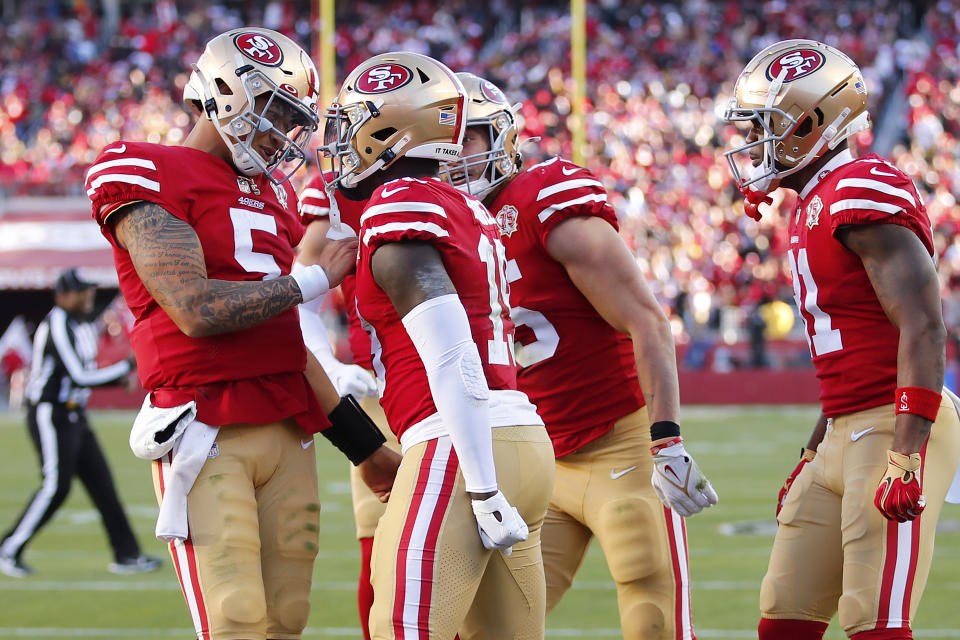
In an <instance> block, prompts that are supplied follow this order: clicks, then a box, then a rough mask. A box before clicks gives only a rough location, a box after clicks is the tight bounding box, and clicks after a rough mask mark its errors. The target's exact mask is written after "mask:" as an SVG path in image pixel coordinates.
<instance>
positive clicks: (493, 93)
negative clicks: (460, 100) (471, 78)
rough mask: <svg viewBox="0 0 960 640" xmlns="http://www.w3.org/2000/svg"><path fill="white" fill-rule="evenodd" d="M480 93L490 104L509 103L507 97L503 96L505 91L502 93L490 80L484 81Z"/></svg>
mask: <svg viewBox="0 0 960 640" xmlns="http://www.w3.org/2000/svg"><path fill="white" fill-rule="evenodd" d="M480 93H481V94H483V97H484V98H486V99H487V100H489V101H490V102H506V101H507V97H506V96H505V95H503V91H500V88H499V87H498V86H497V85H495V84H493V83H492V82H490V81H489V80H484V81H483V82H481V83H480Z"/></svg>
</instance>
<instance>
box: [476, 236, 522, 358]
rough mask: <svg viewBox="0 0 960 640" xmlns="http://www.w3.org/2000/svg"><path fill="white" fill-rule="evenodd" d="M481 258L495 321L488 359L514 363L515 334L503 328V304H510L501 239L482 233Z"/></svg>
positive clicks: (479, 250) (488, 347)
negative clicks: (492, 238) (485, 271)
mask: <svg viewBox="0 0 960 640" xmlns="http://www.w3.org/2000/svg"><path fill="white" fill-rule="evenodd" d="M477 252H478V253H479V254H480V260H482V261H483V263H484V264H485V265H486V266H487V282H488V283H489V285H490V322H491V323H493V338H492V339H490V340H487V361H488V362H489V363H490V364H504V365H512V364H513V357H512V355H513V354H512V351H513V334H512V333H511V334H509V335H508V334H507V333H506V331H505V330H504V328H503V305H501V304H500V300H501V299H502V300H503V301H504V303H505V304H507V305H509V304H510V302H509V297H508V295H507V293H506V287H507V274H506V271H505V265H506V262H507V259H506V253H505V252H504V250H503V243H501V242H500V240H493V241H491V240H490V238H488V237H487V236H485V235H483V234H480V243H479V244H478V245H477Z"/></svg>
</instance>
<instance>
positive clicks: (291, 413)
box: [86, 28, 399, 640]
mask: <svg viewBox="0 0 960 640" xmlns="http://www.w3.org/2000/svg"><path fill="white" fill-rule="evenodd" d="M318 88H319V80H318V77H317V72H316V69H315V68H314V65H313V63H312V62H311V61H310V58H309V56H308V55H307V54H306V53H305V52H304V51H303V50H302V49H301V48H300V47H299V46H298V45H297V44H296V43H294V42H293V41H291V40H290V39H289V38H287V37H285V36H283V35H282V34H280V33H276V32H274V31H270V30H267V29H258V28H240V29H234V30H231V31H228V32H226V33H223V34H221V35H219V36H217V37H215V38H213V39H212V40H211V41H210V42H208V43H207V46H206V48H205V49H204V51H203V53H202V55H201V56H200V58H199V59H198V60H197V62H196V63H195V64H194V65H193V73H192V74H191V76H190V80H189V82H188V84H187V86H186V87H185V89H184V102H185V103H186V105H187V106H188V107H190V108H192V109H193V110H194V111H195V112H196V113H197V114H198V115H199V119H198V120H197V122H196V124H195V125H194V127H193V129H192V130H191V131H190V133H189V135H188V136H187V138H186V140H185V141H184V144H183V146H163V145H157V144H146V143H140V142H118V143H113V144H110V145H109V146H107V147H106V148H105V149H104V150H103V151H102V152H101V153H100V155H99V157H98V158H97V160H96V162H95V164H94V165H93V166H92V167H91V168H90V169H89V171H88V172H87V179H86V187H87V194H88V195H89V196H90V198H91V200H92V203H93V214H94V217H95V218H96V220H97V221H98V222H99V223H100V225H101V228H102V231H103V233H104V235H105V236H106V237H107V239H108V240H109V241H110V243H111V244H112V245H113V253H114V261H115V263H116V268H117V273H118V276H119V280H120V289H121V292H122V293H123V296H124V298H125V300H126V302H127V305H128V306H129V307H130V310H131V312H133V314H134V316H135V318H136V323H135V325H134V328H133V331H132V333H131V342H132V344H133V348H134V351H135V353H136V358H137V363H138V366H139V373H140V378H141V381H142V382H143V385H144V386H145V387H146V388H147V389H149V390H150V395H149V396H148V400H147V401H146V402H145V403H144V408H143V409H142V410H141V417H143V419H144V420H146V421H149V420H150V419H151V416H156V417H155V418H154V419H155V420H156V421H158V422H159V425H158V426H159V427H161V428H162V427H166V425H167V424H168V422H169V424H170V428H169V429H159V430H158V432H157V436H161V437H162V438H163V439H164V441H166V439H167V438H169V436H170V431H176V430H177V429H178V428H180V426H182V422H180V420H179V418H180V416H181V415H189V414H192V413H195V416H196V423H195V424H198V425H199V426H200V429H199V430H197V429H193V430H191V431H190V433H191V434H193V433H207V432H208V431H209V430H213V432H214V433H215V434H216V435H215V440H214V441H212V446H211V442H209V441H207V442H206V444H205V448H204V449H203V450H197V448H198V445H196V444H192V443H195V442H197V443H202V442H204V440H203V438H202V437H198V438H194V437H193V436H191V437H189V438H188V436H187V434H186V432H184V435H183V436H181V438H180V440H178V441H177V442H176V445H175V448H173V449H172V450H171V453H167V454H164V455H162V457H160V458H158V459H157V460H155V462H154V464H153V472H154V484H155V487H156V490H157V495H158V499H159V500H160V502H161V505H162V506H161V519H162V518H163V516H164V513H167V514H168V515H170V519H169V521H166V522H165V524H167V525H169V530H168V529H165V528H164V529H161V527H160V523H159V522H158V530H157V531H158V537H163V538H164V539H170V540H171V544H170V552H171V556H172V558H173V562H174V565H175V567H176V570H177V575H178V578H179V579H180V584H181V587H182V588H183V593H184V596H185V599H186V602H187V605H188V607H189V610H190V614H191V616H192V618H193V623H194V626H195V628H196V633H197V638H198V639H201V640H210V639H219V638H244V639H248V640H264V639H265V638H299V637H300V634H301V632H302V630H303V627H304V625H305V624H306V621H307V615H308V612H309V603H310V583H311V577H312V573H313V561H314V558H315V556H316V553H317V545H318V533H317V531H318V514H319V504H318V497H317V480H316V461H315V455H314V452H313V450H312V449H311V445H312V444H313V434H314V433H316V432H322V433H323V434H324V435H325V436H327V437H328V438H330V439H331V440H332V441H333V442H334V444H335V445H337V446H338V447H339V448H341V449H343V450H344V451H345V453H347V455H348V457H349V458H350V459H351V461H353V462H354V464H358V465H360V466H361V467H363V470H364V473H365V477H366V478H367V479H368V480H369V481H370V482H371V485H372V486H373V487H374V488H375V489H377V490H378V491H379V492H381V493H382V494H384V495H386V494H388V493H389V489H390V486H391V483H392V479H393V474H394V473H395V470H396V466H397V464H398V462H399V456H398V455H397V454H395V453H394V452H392V451H390V450H389V449H386V448H385V447H382V446H381V443H382V442H383V438H382V436H381V435H380V434H379V432H378V431H377V429H376V428H375V427H374V426H373V425H372V424H371V423H369V421H368V420H365V416H363V414H362V412H361V411H360V410H359V408H358V407H357V406H356V403H355V402H353V401H352V398H350V397H346V398H344V399H342V400H341V399H340V398H339V397H338V396H337V394H336V391H335V390H334V389H333V387H332V386H331V385H330V382H329V380H328V378H327V377H326V376H325V375H324V373H323V370H322V368H320V365H319V364H318V363H317V362H316V360H315V359H314V358H313V357H312V356H310V355H309V354H308V353H307V352H306V349H305V348H304V344H303V340H302V338H301V337H300V331H299V326H298V321H297V312H296V310H295V307H296V306H297V304H299V303H300V302H302V301H304V300H309V299H312V298H315V297H318V296H320V295H322V294H323V293H324V292H325V291H326V290H327V288H328V287H329V285H331V284H334V285H335V284H337V283H339V281H340V280H341V279H342V278H343V275H344V274H345V273H346V272H347V271H349V270H350V269H352V268H353V266H354V253H355V242H354V243H351V242H349V241H348V242H342V243H331V244H330V245H329V247H328V248H327V250H326V252H325V255H324V256H322V257H321V260H320V262H321V263H322V264H323V266H322V267H321V266H319V265H314V266H312V267H308V268H306V269H304V270H302V271H300V272H299V273H297V274H293V275H290V268H291V265H292V263H293V258H294V247H295V246H296V244H297V243H298V241H299V240H300V236H301V234H302V226H301V225H300V223H299V221H298V220H297V216H296V208H297V202H296V195H295V193H294V192H293V190H292V188H291V187H290V185H289V183H288V182H287V177H288V176H289V175H290V173H291V172H292V171H294V170H295V169H296V167H297V166H299V164H300V162H302V159H303V146H304V145H305V144H306V142H307V140H308V139H309V137H310V135H311V133H312V132H313V131H314V130H315V129H316V128H317V124H318V121H319V120H318V116H317V114H316V99H317V94H318ZM163 408H168V409H167V410H166V411H164V409H163ZM165 414H172V416H171V417H169V418H167V417H164V416H165ZM327 415H329V421H328V419H327ZM138 420H139V419H138ZM331 423H332V426H331ZM187 429H188V430H189V429H191V427H187ZM158 442H160V440H158ZM131 444H133V440H132V441H131ZM185 459H186V460H188V461H189V460H193V459H199V466H197V467H195V469H194V473H193V476H194V477H195V479H194V477H189V476H186V477H183V474H186V471H185V469H184V466H185V465H187V466H191V465H192V463H187V462H183V460H185ZM175 487H179V491H180V495H177V496H176V498H177V499H176V500H174V501H173V502H172V504H173V505H177V504H180V503H181V501H182V504H183V505H184V506H183V508H182V509H181V510H180V512H179V514H178V512H177V509H176V508H173V509H172V511H170V510H167V509H166V507H167V505H168V504H171V503H170V502H168V500H167V497H168V496H167V494H170V493H172V492H174V488H175ZM183 494H185V495H183ZM171 499H172V498H171ZM171 514H172V515H171ZM182 520H185V521H186V526H183V523H182V522H181V521H182ZM182 530H185V531H182Z"/></svg>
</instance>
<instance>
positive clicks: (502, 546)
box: [470, 491, 530, 556]
mask: <svg viewBox="0 0 960 640" xmlns="http://www.w3.org/2000/svg"><path fill="white" fill-rule="evenodd" d="M470 503H471V505H472V506H473V515H474V516H475V517H476V519H477V528H478V529H479V530H480V541H481V542H482V543H483V546H484V547H486V548H487V549H499V550H500V551H502V552H503V555H505V556H508V555H510V554H511V553H513V545H515V544H516V543H518V542H523V541H524V540H526V539H527V537H528V536H529V535H530V530H529V529H528V528H527V523H526V522H524V521H523V518H521V517H520V512H519V511H517V508H516V507H514V506H512V505H511V504H510V503H509V502H507V499H506V498H505V497H504V495H503V493H501V492H500V491H497V493H496V495H493V496H491V497H489V498H487V499H486V500H471V501H470Z"/></svg>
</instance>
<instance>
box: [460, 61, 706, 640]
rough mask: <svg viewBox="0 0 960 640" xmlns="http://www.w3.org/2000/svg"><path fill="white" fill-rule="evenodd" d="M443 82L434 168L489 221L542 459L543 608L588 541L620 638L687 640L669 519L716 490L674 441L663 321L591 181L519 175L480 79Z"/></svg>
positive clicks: (561, 163)
mask: <svg viewBox="0 0 960 640" xmlns="http://www.w3.org/2000/svg"><path fill="white" fill-rule="evenodd" d="M458 75H459V77H460V78H461V80H462V81H463V83H464V85H465V87H466V88H467V95H468V96H469V101H468V110H467V125H468V126H467V132H466V134H465V137H464V152H463V155H462V156H461V158H460V160H459V161H457V162H453V163H449V164H446V165H445V167H444V170H443V171H444V175H446V176H447V177H448V179H449V180H451V181H452V182H453V183H454V184H455V185H457V186H459V187H460V188H461V189H462V190H464V191H466V192H468V193H470V194H472V195H474V196H476V197H478V198H482V199H483V201H484V203H486V204H487V206H488V207H489V209H490V211H491V213H492V214H493V215H494V218H495V219H496V221H497V225H498V228H499V231H500V233H501V234H502V240H503V243H504V246H505V247H506V252H507V279H508V280H509V281H510V291H511V293H510V300H511V304H512V305H513V308H512V309H511V316H512V318H513V321H514V322H515V323H516V324H517V334H516V336H517V337H516V359H517V364H518V365H519V367H520V369H519V373H518V374H517V382H518V385H519V387H520V389H521V390H522V391H524V392H526V393H527V394H528V395H529V396H530V398H531V399H532V400H533V401H534V402H535V403H536V405H537V409H538V411H539V413H540V416H541V417H542V418H543V420H544V422H545V423H546V425H547V429H548V430H549V432H550V438H551V439H552V441H553V448H554V451H555V453H556V482H555V485H554V490H553V497H552V498H551V501H550V508H549V510H548V511H547V517H546V519H545V521H544V525H543V532H542V536H541V537H542V546H543V563H544V570H545V572H546V581H547V609H548V610H549V609H550V608H552V607H553V606H554V605H556V604H557V602H559V601H560V598H561V597H562V596H563V594H564V593H565V592H566V591H567V589H569V588H570V585H571V583H572V582H573V578H574V575H575V574H576V572H577V570H578V569H579V567H580V564H581V563H582V562H583V557H584V553H586V550H587V546H588V545H589V542H590V540H591V539H592V538H593V537H594V536H596V537H597V539H598V540H599V541H600V545H601V547H602V548H603V552H604V555H605V556H606V558H607V565H608V566H609V568H610V573H611V575H612V576H613V579H614V581H615V582H616V585H617V599H618V603H619V606H620V622H621V630H622V632H623V636H624V637H625V638H690V637H692V634H693V630H692V617H691V609H690V580H689V571H688V562H687V541H686V530H685V528H684V521H683V517H682V516H690V515H693V514H695V513H698V512H699V511H700V510H702V509H704V508H706V507H709V506H711V505H713V504H716V502H717V494H716V492H715V491H714V490H713V487H712V486H711V485H710V483H709V482H708V481H707V479H706V477H705V476H704V475H703V474H702V473H701V472H700V470H699V468H698V467H697V465H696V463H695V462H694V461H693V458H691V457H690V455H689V454H688V453H687V452H686V450H685V449H684V445H683V438H682V437H681V436H680V427H679V424H678V421H679V408H680V399H679V391H678V389H679V385H678V382H677V365H676V355H675V347H674V342H673V336H672V334H671V332H670V325H669V324H668V322H667V318H666V316H665V315H664V314H663V311H662V310H661V308H660V305H659V304H658V303H657V301H656V299H655V298H654V297H653V295H652V293H651V292H650V290H649V288H648V287H647V285H646V282H645V280H644V278H643V275H642V273H641V272H640V270H639V269H638V268H637V264H636V261H635V260H634V258H633V256H632V255H631V254H630V251H629V250H628V249H627V246H626V244H625V243H624V242H623V240H622V239H621V238H620V236H619V234H618V233H617V217H616V214H615V213H614V211H613V208H612V207H611V206H610V205H609V204H608V203H607V194H606V191H605V190H604V188H603V185H602V184H601V183H600V181H599V180H598V179H597V178H596V177H595V176H594V175H593V174H591V173H590V172H589V171H588V170H587V169H585V168H583V167H581V166H578V165H576V164H573V163H572V162H569V161H567V160H564V159H563V158H559V157H555V158H552V159H551V160H548V161H546V162H543V163H541V164H538V165H535V166H533V167H530V168H529V169H527V170H522V169H521V165H522V159H521V156H520V154H519V153H518V149H517V130H516V124H515V121H514V112H515V111H516V109H517V107H511V106H510V103H509V102H508V101H507V99H506V98H505V97H504V95H503V93H502V92H501V91H500V89H498V88H497V87H496V86H495V85H494V84H492V83H491V82H488V81H486V80H483V79H481V78H478V77H477V76H474V75H472V74H469V73H461V74H458ZM638 377H639V381H638ZM641 388H642V389H643V393H641ZM644 394H645V395H646V398H645V397H644ZM571 398H577V400H576V402H571V400H570V399H571ZM651 453H652V455H651ZM651 478H652V482H651ZM658 496H659V500H658Z"/></svg>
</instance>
